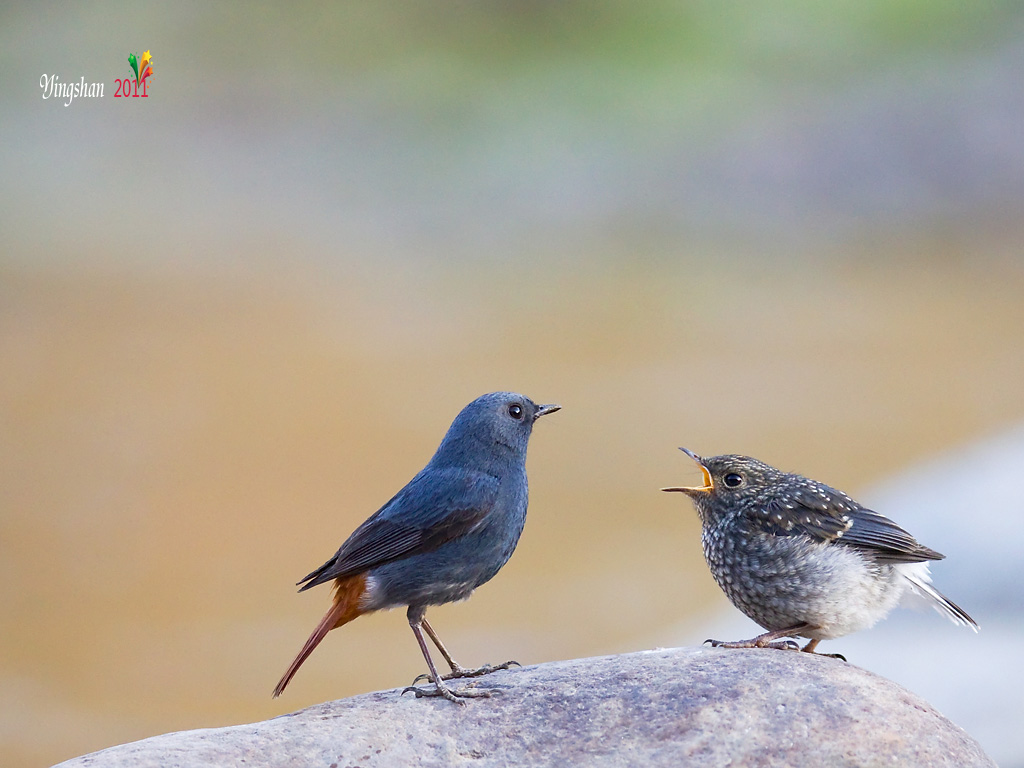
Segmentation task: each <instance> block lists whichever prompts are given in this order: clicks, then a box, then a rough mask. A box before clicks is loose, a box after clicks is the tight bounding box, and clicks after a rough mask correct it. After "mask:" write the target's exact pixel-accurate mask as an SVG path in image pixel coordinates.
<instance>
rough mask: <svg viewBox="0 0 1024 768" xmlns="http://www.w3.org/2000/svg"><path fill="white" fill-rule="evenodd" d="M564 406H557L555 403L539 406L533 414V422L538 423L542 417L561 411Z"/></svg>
mask: <svg viewBox="0 0 1024 768" xmlns="http://www.w3.org/2000/svg"><path fill="white" fill-rule="evenodd" d="M561 409H562V406H560V405H555V404H554V403H548V404H547V405H538V406H537V410H536V411H534V412H533V420H534V421H536V420H537V419H539V418H540V417H541V416H547V415H548V414H549V413H554V412H555V411H560V410H561Z"/></svg>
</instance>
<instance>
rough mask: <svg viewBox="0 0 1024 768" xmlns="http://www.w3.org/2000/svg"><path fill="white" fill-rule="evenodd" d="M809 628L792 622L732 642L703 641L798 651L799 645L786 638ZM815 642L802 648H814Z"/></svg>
mask: <svg viewBox="0 0 1024 768" xmlns="http://www.w3.org/2000/svg"><path fill="white" fill-rule="evenodd" d="M809 629H813V627H811V625H810V624H794V625H793V626H792V627H785V628H783V629H773V630H771V631H770V632H765V633H764V634H763V635H758V636H757V637H754V638H751V639H750V640H737V641H736V642H733V643H725V642H722V641H721V640H705V641H704V642H705V643H711V647H712V648H777V649H779V650H780V651H799V650H800V646H799V645H797V643H796V641H795V640H790V639H788V638H790V637H792V636H794V635H799V634H801V633H802V632H805V631H807V630H809ZM784 638H787V639H784ZM817 643H818V641H817V640H812V641H811V642H809V643H808V644H807V646H806V647H805V648H804V649H803V650H805V651H806V650H808V649H810V650H814V646H815V645H817Z"/></svg>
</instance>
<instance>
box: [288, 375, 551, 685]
mask: <svg viewBox="0 0 1024 768" xmlns="http://www.w3.org/2000/svg"><path fill="white" fill-rule="evenodd" d="M559 407H560V406H557V405H537V404H536V403H534V402H533V401H532V400H530V398H528V397H524V396H523V395H519V394H516V393H514V392H492V393H491V394H489V395H483V396H481V397H478V398H477V399H476V400H474V401H473V402H471V403H470V404H469V405H467V406H466V407H465V408H463V409H462V411H461V412H460V413H459V415H458V416H456V417H455V421H453V422H452V425H451V427H449V429H448V432H447V433H446V434H445V436H444V439H443V440H441V445H440V446H438V448H437V451H436V452H435V453H434V456H433V457H432V458H431V459H430V461H429V462H427V465H426V466H425V467H424V468H423V469H422V470H421V471H420V472H419V473H418V474H417V475H416V476H415V477H414V478H413V479H412V480H410V481H409V483H408V484H407V485H406V486H405V487H404V488H403V489H402V490H400V491H399V492H398V493H396V494H395V495H394V496H393V497H392V499H391V500H390V501H389V502H387V503H386V504H385V505H384V506H383V507H381V508H380V509H378V510H377V511H376V512H375V513H374V514H373V515H371V516H370V517H369V519H367V520H366V522H364V523H363V524H362V525H360V526H359V527H358V528H356V530H355V531H354V532H353V533H352V535H351V536H349V537H348V539H347V540H346V541H345V543H344V544H342V545H341V548H340V549H339V550H338V551H337V553H336V554H335V555H334V557H332V558H331V559H330V560H328V561H327V562H326V563H324V564H323V565H321V566H320V567H319V568H317V569H316V570H315V571H313V572H312V573H310V574H309V575H308V576H306V577H305V578H304V579H302V580H301V581H300V582H299V584H303V587H302V590H306V589H309V588H310V587H315V586H316V585H317V584H323V583H325V582H328V581H333V582H334V602H333V604H332V606H331V608H330V610H329V611H327V614H326V615H325V616H324V617H323V619H321V621H320V624H319V625H318V626H317V628H316V629H315V630H313V634H312V635H310V636H309V639H308V640H307V641H306V644H305V645H304V646H303V647H302V650H301V651H299V655H298V656H296V657H295V660H294V661H293V662H292V663H291V666H289V667H288V670H287V671H286V672H285V673H284V676H283V677H282V678H281V680H280V682H278V684H277V687H276V688H275V689H274V696H275V697H276V696H280V695H281V692H282V691H284V689H285V686H287V685H288V682H289V681H290V680H291V679H292V676H293V675H294V674H295V673H296V671H298V669H299V667H300V666H301V665H302V662H304V661H305V660H306V658H307V657H308V656H309V654H311V653H312V652H313V649H314V648H316V647H317V645H319V643H320V641H321V640H323V639H324V637H325V636H326V635H327V633H328V632H330V631H331V630H332V629H335V628H337V627H340V626H343V625H344V624H347V623H348V622H350V621H352V620H353V619H354V618H356V617H357V616H361V615H363V614H364V613H371V612H372V611H379V610H381V609H387V608H397V607H399V606H408V611H407V614H406V615H407V617H408V620H409V626H410V627H412V631H413V634H414V635H415V636H416V642H417V643H419V646H420V651H421V652H422V653H423V658H424V659H426V662H427V668H428V669H429V670H430V675H429V678H430V679H431V680H432V681H433V683H434V688H433V689H427V690H423V689H419V688H414V687H410V688H407V689H406V690H412V691H415V693H416V696H417V697H419V696H444V697H445V698H446V699H448V700H449V701H454V702H459V699H460V698H461V697H472V696H486V695H488V692H486V691H478V690H475V689H457V690H454V691H453V690H452V689H450V688H449V687H448V686H446V685H445V684H444V682H443V681H444V680H450V679H453V678H460V677H476V676H478V675H482V674H487V673H488V672H492V671H494V670H495V669H507V668H508V666H509V664H515V662H506V663H505V664H502V665H499V666H496V667H492V666H489V665H485V666H483V667H480V668H479V669H475V670H470V669H465V668H463V667H462V666H460V665H459V664H458V663H457V662H456V661H455V660H454V659H452V657H451V654H449V653H448V651H447V649H446V648H445V647H444V645H443V644H442V643H441V640H440V638H438V636H437V633H436V632H434V630H433V628H432V627H431V626H430V624H429V623H428V622H427V619H426V613H427V607H428V606H431V605H442V604H444V603H450V602H453V601H456V600H465V599H466V598H467V597H469V596H470V595H471V594H472V592H473V590H474V589H476V588H477V587H479V586H480V585H481V584H483V583H484V582H486V581H489V580H490V579H491V578H492V577H493V576H494V575H495V574H496V573H497V572H498V571H499V570H500V569H501V567H502V566H503V565H505V563H506V562H507V561H508V559H509V557H511V556H512V552H513V550H515V548H516V544H517V543H518V541H519V535H520V534H521V533H522V531H523V524H524V523H525V522H526V504H527V496H528V489H527V483H526V447H527V444H528V443H529V440H530V434H531V433H532V431H533V423H534V422H535V421H536V420H537V419H539V418H540V417H541V416H543V415H544V414H547V413H553V412H554V411H557V410H558V409H559ZM302 590H299V591H300V592H301V591H302ZM423 631H426V633H427V636H428V637H429V638H430V639H431V640H432V641H433V643H434V645H436V646H437V649H438V650H439V651H440V652H441V655H442V656H443V657H444V660H445V661H446V662H447V663H448V666H450V667H451V670H452V672H451V674H450V675H445V676H444V677H441V676H440V675H439V674H438V673H437V669H436V668H435V667H434V662H433V661H432V660H431V658H430V652H429V650H428V649H427V644H426V642H425V641H424V639H423ZM460 703H461V702H460Z"/></svg>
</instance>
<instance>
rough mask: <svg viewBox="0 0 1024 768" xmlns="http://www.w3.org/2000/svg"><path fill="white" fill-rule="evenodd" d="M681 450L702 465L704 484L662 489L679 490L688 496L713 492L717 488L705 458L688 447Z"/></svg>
mask: <svg viewBox="0 0 1024 768" xmlns="http://www.w3.org/2000/svg"><path fill="white" fill-rule="evenodd" d="M679 450H680V451H682V452H683V453H685V454H686V455H687V456H689V457H690V458H691V459H693V460H694V461H695V462H697V466H698V467H700V471H701V474H702V475H703V476H704V485H701V486H693V487H685V488H684V487H679V488H662V489H661V490H663V491H679V492H680V493H685V494H686V495H687V496H692V495H693V494H695V493H711V491H713V490H714V489H715V483H714V482H713V481H712V480H711V473H710V472H708V468H707V467H705V466H704V459H702V458H701V457H700V456H698V455H697V454H696V453H694V452H693V451H690V450H687V449H686V448H680V449H679Z"/></svg>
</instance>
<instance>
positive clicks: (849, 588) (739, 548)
mask: <svg viewBox="0 0 1024 768" xmlns="http://www.w3.org/2000/svg"><path fill="white" fill-rule="evenodd" d="M680 450H681V451H683V452H684V453H685V454H686V455H687V456H689V457H690V458H691V459H693V460H694V461H696V462H697V465H698V466H699V467H700V469H701V473H702V474H703V478H704V483H703V485H701V486H697V487H691V488H663V489H662V490H664V491H679V492H682V493H685V494H686V495H687V496H689V497H690V498H691V499H692V500H693V505H694V506H695V507H696V508H697V514H698V515H699V516H700V522H701V527H702V534H701V543H702V544H703V547H704V557H705V558H706V559H707V562H708V567H709V568H710V569H711V573H712V575H713V576H714V577H715V581H717V582H718V586H720V587H721V588H722V590H723V591H724V592H725V594H726V595H727V596H728V598H729V599H730V600H731V601H732V603H733V605H735V606H736V607H737V608H739V609H740V610H741V611H743V613H745V614H746V615H747V616H749V617H750V618H751V619H753V620H754V621H756V622H757V623H758V624H760V625H761V626H762V627H764V628H765V629H766V630H768V631H767V632H765V633H764V634H761V635H758V636H757V637H755V638H753V639H752V640H743V641H739V642H721V641H718V640H711V641H709V642H710V643H711V644H712V645H714V646H723V647H726V648H763V647H770V648H788V649H798V648H799V646H798V645H797V644H796V643H795V642H794V641H792V640H784V639H783V638H789V637H806V638H810V642H808V643H807V644H806V645H805V646H804V647H803V648H802V649H801V650H804V651H807V652H808V653H814V652H815V651H814V649H815V648H816V647H817V645H818V643H819V642H820V641H821V640H828V639H831V638H835V637H842V636H843V635H848V634H850V633H851V632H856V631H857V630H860V629H867V628H868V627H871V626H873V625H874V624H875V623H876V622H878V621H879V620H880V619H882V618H884V617H885V616H886V615H887V614H888V613H889V612H890V611H891V610H892V609H893V608H894V607H895V606H896V604H897V603H899V602H900V600H901V599H902V598H903V597H904V596H905V595H907V593H908V591H909V592H910V593H913V594H915V595H918V596H920V597H922V598H924V599H925V600H926V601H927V602H928V603H929V604H930V605H931V606H932V607H933V608H934V609H935V610H936V611H938V612H939V613H941V614H942V615H944V616H946V617H947V618H949V619H950V620H951V621H953V622H954V623H955V624H962V625H964V626H968V627H971V628H972V629H973V630H975V631H977V629H978V625H977V624H976V623H975V621H974V619H972V618H971V617H970V616H968V615H967V614H966V613H965V612H964V611H963V609H961V608H960V607H959V606H957V605H956V604H955V603H953V602H952V601H951V600H949V599H948V598H946V597H945V596H943V595H942V594H940V593H939V592H938V591H937V590H936V589H935V588H934V587H932V586H931V583H930V582H931V576H930V575H929V573H928V561H929V560H941V559H943V557H944V555H940V554H939V553H938V552H936V551H935V550H933V549H929V548H928V547H926V546H924V545H922V544H919V543H918V542H917V540H916V539H914V537H913V536H911V535H910V534H909V533H907V532H906V531H905V530H903V529H902V528H900V527H899V526H898V525H896V523H894V522H893V521H892V520H890V519H889V518H887V517H884V516H883V515H880V514H878V513H877V512H874V511H873V510H870V509H866V508H865V507H862V506H861V505H860V504H858V503H857V502H856V501H854V500H853V499H851V498H850V497H849V496H847V495H846V494H845V493H843V492H842V491H837V490H836V489H835V488H830V487H829V486H827V485H824V484H823V483H819V482H817V481H815V480H810V479H808V478H806V477H801V476H800V475H794V474H790V473H789V472H783V471H781V470H778V469H775V468H774V467H770V466H768V465H767V464H765V463H763V462H761V461H758V460H757V459H752V458H750V457H748V456H736V455H727V456H713V457H711V458H708V459H705V458H701V457H700V456H698V455H697V454H695V453H692V452H691V451H688V450H687V449H686V448H681V449H680ZM840 658H842V657H840Z"/></svg>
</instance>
